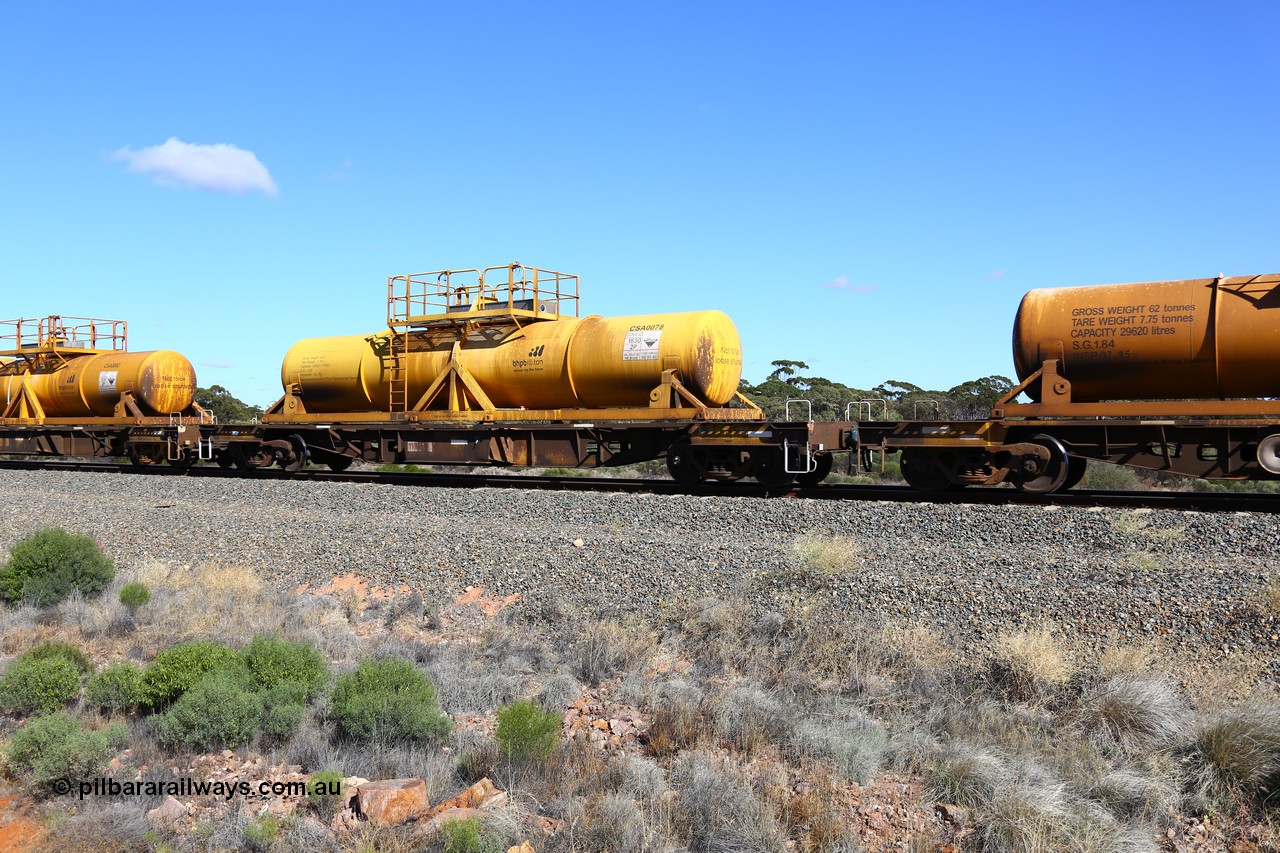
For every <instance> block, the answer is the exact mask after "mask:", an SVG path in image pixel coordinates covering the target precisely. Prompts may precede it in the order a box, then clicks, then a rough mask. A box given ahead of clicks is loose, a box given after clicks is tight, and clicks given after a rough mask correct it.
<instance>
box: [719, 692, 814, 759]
mask: <svg viewBox="0 0 1280 853" xmlns="http://www.w3.org/2000/svg"><path fill="white" fill-rule="evenodd" d="M712 716H713V720H714V723H715V729H716V734H718V735H719V736H720V737H722V738H724V740H725V741H726V742H727V743H729V745H730V746H732V747H733V748H734V749H739V750H743V751H745V752H752V751H754V750H756V749H758V748H760V747H762V746H764V744H766V743H768V742H769V741H771V740H772V741H779V742H780V741H783V740H785V739H786V738H787V735H788V734H789V733H790V730H791V721H792V719H793V718H794V717H795V712H794V710H793V709H792V708H790V707H788V706H786V705H784V704H783V703H782V702H780V701H778V699H777V698H775V697H774V696H772V695H770V694H769V693H767V692H766V691H764V690H762V689H761V688H759V687H756V686H755V685H752V684H739V685H737V686H734V687H731V688H729V689H728V690H726V691H725V692H724V695H722V696H721V697H720V698H719V699H718V700H717V701H716V704H715V708H714V712H713V715H712Z"/></svg>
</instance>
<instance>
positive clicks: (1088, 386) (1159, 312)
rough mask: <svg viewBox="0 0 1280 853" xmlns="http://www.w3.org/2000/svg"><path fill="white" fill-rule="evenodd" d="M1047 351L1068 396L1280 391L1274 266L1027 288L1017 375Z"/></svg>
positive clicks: (1279, 285) (1279, 311)
mask: <svg viewBox="0 0 1280 853" xmlns="http://www.w3.org/2000/svg"><path fill="white" fill-rule="evenodd" d="M1049 358H1057V359H1059V362H1060V363H1059V366H1058V372H1059V373H1061V374H1062V375H1063V376H1064V377H1065V378H1066V379H1067V380H1069V381H1070V382H1071V398H1072V400H1074V401H1076V402H1087V401H1096V400H1172V399H1194V398H1202V399H1208V398H1220V399H1225V398H1230V397H1275V396H1280V275H1262V276H1237V277H1233V278H1221V279H1213V278H1201V279H1188V280H1183V281H1156V282H1144V283H1140V284H1109V285H1101V286H1095V287H1063V288H1056V289H1051V290H1033V291H1031V292H1030V293H1028V294H1027V295H1026V296H1024V297H1023V298H1022V304H1021V305H1020V306H1018V315H1017V318H1016V319H1015V321H1014V328H1013V360H1014V366H1015V368H1016V369H1017V372H1018V378H1019V379H1020V380H1021V379H1025V378H1026V377H1027V376H1029V375H1030V374H1031V373H1034V372H1035V371H1036V369H1038V368H1039V367H1040V364H1041V362H1042V361H1043V360H1044V359H1049Z"/></svg>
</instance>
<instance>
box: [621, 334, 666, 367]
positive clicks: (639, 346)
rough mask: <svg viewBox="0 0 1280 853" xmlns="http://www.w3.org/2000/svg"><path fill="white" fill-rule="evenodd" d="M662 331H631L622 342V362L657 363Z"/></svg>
mask: <svg viewBox="0 0 1280 853" xmlns="http://www.w3.org/2000/svg"><path fill="white" fill-rule="evenodd" d="M661 340H662V329H660V328H659V329H632V330H631V331H629V332H627V338H626V340H625V341H623V342H622V360H623V361H657V360H658V343H659V342H660V341H661Z"/></svg>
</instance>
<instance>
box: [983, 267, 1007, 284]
mask: <svg viewBox="0 0 1280 853" xmlns="http://www.w3.org/2000/svg"><path fill="white" fill-rule="evenodd" d="M1008 274H1009V271H1008V270H1007V269H1003V268H1001V269H998V270H992V271H991V272H989V273H987V278H988V279H989V280H991V281H999V280H1000V279H1002V278H1004V277H1005V276H1007V275H1008Z"/></svg>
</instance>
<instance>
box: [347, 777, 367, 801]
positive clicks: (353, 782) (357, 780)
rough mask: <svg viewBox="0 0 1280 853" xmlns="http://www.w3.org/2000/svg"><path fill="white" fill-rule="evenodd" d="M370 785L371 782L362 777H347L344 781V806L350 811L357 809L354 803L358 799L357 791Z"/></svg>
mask: <svg viewBox="0 0 1280 853" xmlns="http://www.w3.org/2000/svg"><path fill="white" fill-rule="evenodd" d="M368 784H369V780H368V779H364V778H362V777H360V776H347V777H346V778H345V779H343V780H342V797H343V803H342V804H343V806H344V807H345V808H349V809H353V808H355V806H354V802H355V798H356V789H357V788H359V787H360V786H361V785H368Z"/></svg>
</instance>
